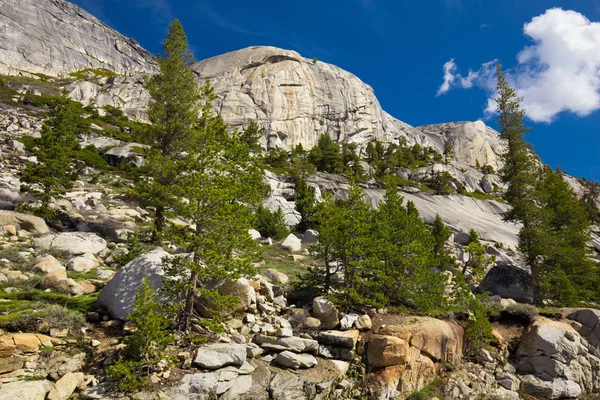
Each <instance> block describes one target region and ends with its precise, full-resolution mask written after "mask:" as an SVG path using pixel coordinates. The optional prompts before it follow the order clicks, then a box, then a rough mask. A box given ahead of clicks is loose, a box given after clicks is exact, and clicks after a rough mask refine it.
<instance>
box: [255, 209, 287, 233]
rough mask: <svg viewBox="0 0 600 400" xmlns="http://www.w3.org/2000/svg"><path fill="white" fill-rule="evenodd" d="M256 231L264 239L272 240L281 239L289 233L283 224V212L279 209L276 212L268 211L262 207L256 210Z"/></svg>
mask: <svg viewBox="0 0 600 400" xmlns="http://www.w3.org/2000/svg"><path fill="white" fill-rule="evenodd" d="M255 225H256V229H257V230H258V231H259V232H260V233H261V235H262V236H264V237H270V238H273V239H283V238H285V237H286V236H287V235H288V234H289V233H290V231H289V229H288V227H287V225H286V224H285V219H284V217H283V211H282V210H281V207H280V208H278V209H277V211H275V212H273V211H269V210H268V209H266V208H264V207H263V206H262V205H260V206H259V207H258V209H257V210H256V224H255Z"/></svg>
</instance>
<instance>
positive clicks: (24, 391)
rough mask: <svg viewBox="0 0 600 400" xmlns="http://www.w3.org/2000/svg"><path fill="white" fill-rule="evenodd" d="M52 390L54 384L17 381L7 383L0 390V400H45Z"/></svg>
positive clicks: (42, 381)
mask: <svg viewBox="0 0 600 400" xmlns="http://www.w3.org/2000/svg"><path fill="white" fill-rule="evenodd" d="M51 388H52V382H50V381H47V380H45V379H44V380H40V381H16V382H10V383H5V384H4V385H2V387H1V388H0V400H21V399H22V400H44V399H45V398H46V394H47V393H48V392H49V391H50V389H51Z"/></svg>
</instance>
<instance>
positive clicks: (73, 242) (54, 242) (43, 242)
mask: <svg viewBox="0 0 600 400" xmlns="http://www.w3.org/2000/svg"><path fill="white" fill-rule="evenodd" d="M35 247H36V248H38V249H42V250H58V251H64V252H65V253H68V254H74V255H78V254H85V253H92V254H98V253H100V252H101V251H103V250H105V249H106V240H104V239H102V238H101V237H100V236H98V235H96V234H95V233H91V232H64V233H55V234H52V235H46V236H42V237H41V238H38V239H36V240H35Z"/></svg>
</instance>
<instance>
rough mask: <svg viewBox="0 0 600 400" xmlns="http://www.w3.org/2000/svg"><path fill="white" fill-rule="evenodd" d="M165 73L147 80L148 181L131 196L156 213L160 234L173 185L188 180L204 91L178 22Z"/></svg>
mask: <svg viewBox="0 0 600 400" xmlns="http://www.w3.org/2000/svg"><path fill="white" fill-rule="evenodd" d="M157 62H158V66H159V72H158V73H157V74H155V75H153V76H152V77H151V78H149V79H147V81H146V85H145V87H146V90H148V93H149V95H150V103H149V104H148V119H149V120H150V122H151V125H148V128H147V129H146V142H147V143H148V144H149V145H150V148H149V149H148V150H147V151H146V163H145V165H144V167H143V174H144V176H143V178H142V179H140V180H138V181H136V182H135V187H134V188H133V190H132V191H131V194H132V195H133V196H134V197H135V198H137V199H138V201H139V202H140V203H141V204H142V205H143V206H149V207H153V208H154V209H155V218H154V226H155V230H156V233H157V235H158V234H160V232H162V231H163V230H164V229H165V227H166V217H165V212H167V211H168V210H169V209H171V208H172V207H173V204H174V203H175V201H176V199H175V194H174V192H173V190H172V188H173V185H174V184H175V183H176V182H177V181H178V180H179V178H181V176H182V169H181V168H182V167H183V163H182V159H183V157H184V155H185V154H186V152H187V151H189V149H190V145H191V137H192V130H193V128H194V126H195V125H196V123H197V120H198V112H199V100H200V92H199V89H198V84H197V83H196V79H195V75H194V73H193V71H192V69H191V66H192V64H193V62H194V59H193V57H192V54H191V53H190V51H189V49H188V44H187V37H186V35H185V33H184V31H183V27H182V26H181V23H180V22H179V21H178V20H174V21H173V22H172V23H171V24H170V25H169V33H168V35H167V37H166V39H165V40H164V43H163V56H162V57H158V59H157Z"/></svg>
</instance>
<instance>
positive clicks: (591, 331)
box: [567, 308, 600, 350]
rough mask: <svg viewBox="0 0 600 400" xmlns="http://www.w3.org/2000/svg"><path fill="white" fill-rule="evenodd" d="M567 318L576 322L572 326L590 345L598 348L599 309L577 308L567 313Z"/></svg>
mask: <svg viewBox="0 0 600 400" xmlns="http://www.w3.org/2000/svg"><path fill="white" fill-rule="evenodd" d="M567 318H568V319H570V320H573V321H576V322H578V324H573V328H575V330H577V332H579V334H580V335H581V336H583V337H584V338H586V339H587V341H588V342H589V343H590V344H591V345H592V346H594V347H595V348H596V349H598V350H600V310H592V309H588V308H586V309H582V310H577V311H575V312H572V313H571V314H569V315H568V316H567Z"/></svg>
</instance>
